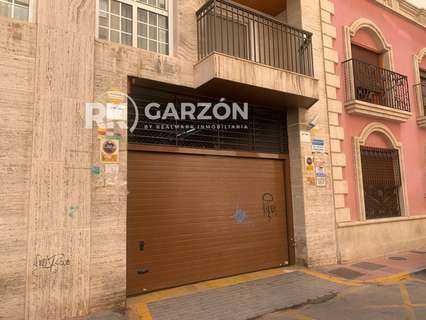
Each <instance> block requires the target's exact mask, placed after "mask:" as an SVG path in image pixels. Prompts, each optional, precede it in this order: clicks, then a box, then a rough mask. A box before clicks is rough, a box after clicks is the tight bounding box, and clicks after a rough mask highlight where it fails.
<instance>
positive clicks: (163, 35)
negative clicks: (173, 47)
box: [158, 29, 168, 43]
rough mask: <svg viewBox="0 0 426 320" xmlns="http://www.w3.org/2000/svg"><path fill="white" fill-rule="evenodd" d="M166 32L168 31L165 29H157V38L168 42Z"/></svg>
mask: <svg viewBox="0 0 426 320" xmlns="http://www.w3.org/2000/svg"><path fill="white" fill-rule="evenodd" d="M167 34H168V32H167V31H166V30H161V29H159V30H158V40H160V41H161V42H165V43H167V42H168V39H167Z"/></svg>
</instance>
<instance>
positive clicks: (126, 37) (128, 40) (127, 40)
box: [121, 33, 132, 46]
mask: <svg viewBox="0 0 426 320" xmlns="http://www.w3.org/2000/svg"><path fill="white" fill-rule="evenodd" d="M121 43H122V44H126V45H129V46H131V45H132V36H131V35H130V34H127V33H122V34H121Z"/></svg>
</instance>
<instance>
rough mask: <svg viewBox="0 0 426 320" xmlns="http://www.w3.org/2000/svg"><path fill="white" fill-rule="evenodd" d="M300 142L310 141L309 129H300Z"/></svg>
mask: <svg viewBox="0 0 426 320" xmlns="http://www.w3.org/2000/svg"><path fill="white" fill-rule="evenodd" d="M300 142H307V143H310V142H311V133H310V132H309V131H300Z"/></svg>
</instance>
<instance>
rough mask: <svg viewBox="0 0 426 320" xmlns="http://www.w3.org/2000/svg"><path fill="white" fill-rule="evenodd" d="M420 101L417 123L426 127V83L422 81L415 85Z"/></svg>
mask: <svg viewBox="0 0 426 320" xmlns="http://www.w3.org/2000/svg"><path fill="white" fill-rule="evenodd" d="M415 89H416V92H417V99H418V103H419V116H418V118H417V123H418V125H419V127H421V128H426V83H425V82H422V83H419V84H418V85H416V87H415Z"/></svg>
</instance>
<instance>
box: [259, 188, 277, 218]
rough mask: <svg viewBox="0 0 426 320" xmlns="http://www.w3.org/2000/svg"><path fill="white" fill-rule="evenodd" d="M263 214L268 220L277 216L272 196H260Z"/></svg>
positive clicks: (268, 194) (267, 194)
mask: <svg viewBox="0 0 426 320" xmlns="http://www.w3.org/2000/svg"><path fill="white" fill-rule="evenodd" d="M262 201H263V213H264V215H265V216H266V217H267V218H268V219H272V218H273V217H274V216H276V215H277V212H276V207H275V202H274V196H273V195H272V194H271V193H264V194H263V195H262Z"/></svg>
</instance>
